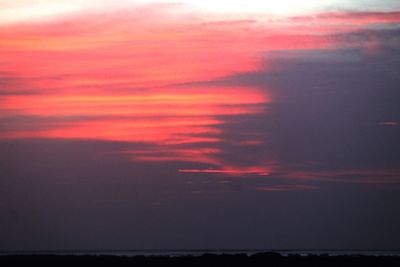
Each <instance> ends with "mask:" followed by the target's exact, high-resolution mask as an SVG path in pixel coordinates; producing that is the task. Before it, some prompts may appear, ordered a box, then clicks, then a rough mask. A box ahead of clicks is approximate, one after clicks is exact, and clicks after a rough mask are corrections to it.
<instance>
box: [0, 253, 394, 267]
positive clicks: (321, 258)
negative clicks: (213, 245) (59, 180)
mask: <svg viewBox="0 0 400 267" xmlns="http://www.w3.org/2000/svg"><path fill="white" fill-rule="evenodd" d="M32 264H35V266H36V265H37V266H77V264H84V266H363V267H365V266H400V256H365V255H339V256H330V255H328V254H323V255H299V254H290V255H287V256H283V255H281V254H279V253H274V252H266V253H256V254H254V255H247V254H245V253H238V254H219V255H218V254H211V253H205V254H203V255H200V256H190V255H185V256H132V257H129V256H113V255H97V256H96V255H3V256H0V266H31V265H32Z"/></svg>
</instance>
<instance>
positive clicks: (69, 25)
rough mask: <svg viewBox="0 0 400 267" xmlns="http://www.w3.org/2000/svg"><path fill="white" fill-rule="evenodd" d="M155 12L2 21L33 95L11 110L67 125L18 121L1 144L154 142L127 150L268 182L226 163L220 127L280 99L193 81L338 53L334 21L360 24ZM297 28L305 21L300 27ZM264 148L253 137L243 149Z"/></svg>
mask: <svg viewBox="0 0 400 267" xmlns="http://www.w3.org/2000/svg"><path fill="white" fill-rule="evenodd" d="M154 10H156V9H151V8H147V9H136V10H134V11H124V12H123V11H119V12H118V13H115V14H111V13H107V16H103V15H101V14H94V13H92V14H75V15H74V16H70V17H64V16H63V17H62V19H59V20H52V21H51V22H40V23H39V22H36V23H32V24H29V23H24V24H15V25H7V26H0V54H1V64H0V73H10V74H12V76H13V77H14V79H16V80H19V81H20V83H19V87H20V88H16V87H17V85H15V84H14V85H13V86H12V88H11V89H12V90H16V89H19V90H20V91H21V92H23V91H26V90H29V92H30V94H16V95H12V94H8V95H3V96H0V115H1V116H14V117H18V116H25V117H27V116H28V117H29V116H30V117H34V118H35V119H38V120H40V119H43V121H45V119H46V118H53V119H54V120H57V123H55V124H51V125H46V123H43V125H44V126H45V127H44V126H43V127H42V126H41V125H42V124H40V125H38V126H37V127H24V126H26V125H24V123H25V122H24V121H21V122H15V124H20V125H19V126H18V127H14V128H13V129H6V130H3V131H2V132H0V138H3V139H4V138H67V139H96V140H108V141H110V140H111V141H123V142H142V143H147V144H150V145H151V146H149V148H148V149H147V150H146V149H144V150H141V151H129V152H126V153H127V154H128V155H129V156H130V157H132V158H133V159H134V160H142V161H171V160H173V161H185V162H188V161H189V162H198V163H202V164H209V165H213V169H192V170H180V171H181V172H186V173H195V172H200V173H220V174H228V175H236V176H239V175H241V176H246V175H268V174H269V173H270V172H271V171H272V167H265V166H264V165H263V164H258V163H255V164H254V166H232V164H227V163H225V162H224V161H223V160H221V159H218V155H219V154H220V153H221V151H220V150H219V148H217V146H216V145H213V144H217V143H220V142H224V141H225V140H224V132H223V130H222V128H221V127H219V126H221V125H223V124H224V123H226V117H233V116H237V115H255V114H260V113H264V112H266V110H265V105H266V104H267V103H270V102H272V101H273V96H271V95H269V93H268V92H267V91H266V89H263V90H260V89H259V88H255V87H249V86H246V87H245V86H237V87H227V86H192V85H190V84H193V83H194V82H198V81H210V80H214V79H218V78H222V77H225V76H228V75H233V74H235V73H240V72H250V71H256V70H258V69H259V68H260V67H261V63H263V64H264V63H265V61H268V59H267V58H265V53H264V52H266V51H271V50H293V49H294V50H297V49H300V50H304V49H327V48H332V47H335V46H337V45H338V41H337V40H334V39H332V38H330V37H329V34H330V33H331V28H329V27H330V25H332V24H341V23H342V22H343V21H347V22H349V23H352V24H354V25H360V23H356V20H353V19H352V18H351V16H350V15H349V14H344V15H341V14H325V15H318V16H316V17H315V18H293V19H289V20H287V21H286V22H285V21H283V22H282V21H280V22H278V23H266V22H263V21H262V18H257V19H255V20H245V21H243V20H240V19H238V20H236V23H232V22H235V20H233V21H232V19H229V20H228V22H229V23H227V22H226V20H225V21H224V20H222V21H207V18H204V17H201V15H197V17H196V18H195V19H193V20H188V19H187V17H185V16H183V15H182V16H172V15H171V14H169V15H168V14H167V13H166V14H164V13H162V12H161V13H160V12H156V11H154ZM356 17H357V18H361V19H362V21H363V23H365V24H369V23H389V22H393V21H397V19H398V14H364V15H360V14H358V15H357V14H356ZM315 19H318V20H319V21H321V22H322V23H323V24H324V25H328V26H327V27H326V28H324V27H321V26H315V27H314V28H313V29H312V30H310V31H297V30H296V29H298V28H296V27H308V28H309V27H310V26H308V24H309V21H312V20H315ZM293 21H297V22H296V23H297V24H295V25H291V24H290V23H293ZM288 22H290V23H289V24H288ZM285 23H286V24H285ZM309 29H310V28H309ZM328 29H329V30H328ZM262 67H263V68H268V67H269V66H265V65H262ZM0 90H2V89H0ZM6 90H10V88H6ZM69 118H75V119H74V120H70V119H69ZM224 118H225V119H224ZM262 143H263V140H258V139H254V138H253V139H251V140H242V141H241V142H239V143H238V144H239V145H240V146H257V145H259V144H262ZM183 144H197V145H198V147H196V148H187V147H183V146H182V145H183ZM232 145H237V144H232ZM154 146H155V147H156V149H155V148H154ZM258 161H259V162H264V161H265V159H260V160H258ZM267 165H268V164H267Z"/></svg>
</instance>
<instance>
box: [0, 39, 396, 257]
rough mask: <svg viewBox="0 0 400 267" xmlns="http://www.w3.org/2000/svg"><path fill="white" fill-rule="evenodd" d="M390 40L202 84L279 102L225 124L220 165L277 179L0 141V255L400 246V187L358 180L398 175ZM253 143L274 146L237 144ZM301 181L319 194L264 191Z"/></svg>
mask: <svg viewBox="0 0 400 267" xmlns="http://www.w3.org/2000/svg"><path fill="white" fill-rule="evenodd" d="M357 34H358V35H360V34H361V33H357ZM379 34H382V35H383V36H386V35H385V34H387V35H393V34H397V32H391V33H390V34H389V33H387V32H386V33H379ZM343 38H344V37H343ZM346 38H360V37H357V36H353V37H351V36H348V37H346ZM391 38H395V37H391ZM381 39H382V38H381ZM383 39H384V38H383ZM362 43H364V41H363V42H361V44H362ZM393 44H394V43H393V42H392V43H390V44H386V43H385V42H382V44H381V46H380V49H378V50H374V51H373V52H374V53H371V51H369V50H368V51H366V50H365V47H364V46H363V45H360V46H359V47H356V48H347V49H338V50H330V51H308V52H305V51H294V52H293V51H292V52H287V51H280V52H275V53H274V54H273V55H271V54H268V55H266V56H268V57H269V58H272V59H273V62H272V65H271V66H272V67H273V68H269V69H268V71H267V70H263V69H260V70H259V71H257V72H252V73H242V74H237V75H234V76H231V77H226V78H224V79H221V80H218V81H208V82H205V83H202V84H197V86H200V85H203V86H207V85H209V84H213V85H218V84H230V85H251V86H257V87H259V88H262V89H264V90H266V91H268V92H270V93H272V95H273V96H274V99H275V101H274V102H273V103H270V104H268V107H267V109H268V112H267V113H266V114H265V115H257V116H246V115H243V116H236V117H232V116H228V117H225V118H224V119H223V121H226V123H225V124H223V125H220V126H218V127H219V128H220V129H221V130H223V132H224V135H223V136H224V140H225V141H224V142H221V143H219V144H218V145H217V146H218V147H220V148H221V149H222V151H223V153H222V154H221V155H219V157H220V158H221V160H222V161H224V162H226V163H232V164H238V165H241V164H242V165H245V166H247V165H251V164H252V163H261V162H262V160H267V161H276V162H277V164H278V168H279V169H278V170H277V171H276V172H275V173H273V174H271V175H270V176H267V177H257V176H255V177H228V176H227V175H220V176H215V175H210V174H207V173H196V174H192V173H178V172H177V170H178V169H195V168H199V166H198V165H199V164H196V163H183V162H157V167H156V168H155V167H154V166H155V165H154V163H153V162H138V161H133V160H132V159H130V158H129V157H127V155H126V154H123V153H121V151H126V150H135V149H137V150H140V149H143V148H146V149H148V148H149V145H148V144H128V143H124V142H105V141H83V140H80V141H78V140H75V141H71V140H48V139H21V140H13V141H11V140H8V141H4V140H3V141H1V142H0V236H1V238H0V249H71V248H72V249H88V248H90V249H116V248H129V249H146V248H149V249H163V248H169V249H173V248H177V249H179V248H185V249H190V248H193V249H203V248H209V249H212V248H228V249H229V248H231V249H233V248H274V249H284V248H297V249H310V248H318V249H332V248H341V249H396V248H398V247H399V245H400V236H399V235H398V234H397V233H398V225H400V210H399V209H400V208H399V205H398V203H399V202H400V197H399V194H398V184H396V185H395V186H391V187H387V186H384V187H381V186H379V184H365V185H363V184H353V183H349V181H352V180H353V181H357V180H363V178H368V179H373V180H379V179H381V178H382V175H383V176H384V174H383V172H382V171H385V170H398V169H397V168H398V166H400V157H399V154H398V151H400V141H399V138H398V137H399V136H400V127H399V125H396V124H390V123H389V124H387V123H386V124H385V123H382V122H390V121H391V122H396V121H400V105H399V104H400V103H399V99H400V91H399V84H400V77H399V75H398V71H397V70H398V69H400V60H399V55H400V53H399V52H400V49H399V47H396V46H395V45H393ZM268 64H271V63H268ZM271 70H272V71H271ZM64 119H65V120H66V121H67V122H68V121H69V120H70V121H76V120H79V118H69V119H68V118H64ZM18 120H21V121H22V122H23V123H21V124H19V123H18ZM41 120H42V122H41V123H43V124H46V125H49V126H54V125H55V124H56V123H57V119H54V118H47V119H44V120H43V119H41ZM27 121H32V124H31V127H32V129H35V127H36V126H35V125H37V124H36V123H40V122H35V118H34V117H9V118H6V117H4V118H2V122H3V123H6V125H7V126H6V127H5V128H10V127H11V128H12V127H17V128H18V127H21V125H28V126H29V123H28V124H26V122H27ZM64 122H65V121H64ZM13 123H14V124H13ZM13 125H14V126H13ZM28 126H26V127H28ZM43 127H44V126H43V125H41V126H40V127H39V128H40V129H42V128H43ZM28 128H29V127H28ZM18 129H20V128H18ZM251 138H258V139H261V140H263V141H264V142H265V143H264V144H258V145H254V146H243V145H241V144H240V143H241V142H242V141H243V140H248V139H251ZM197 146H199V148H201V147H202V144H183V145H180V147H182V148H185V147H191V148H195V147H197ZM155 149H157V147H155ZM201 167H205V166H201ZM349 170H350V171H353V172H349ZM355 170H361V171H360V172H359V173H358V174H357V173H356V172H355ZM368 170H378V172H375V174H373V173H372V176H371V173H368ZM291 171H293V172H297V173H300V174H308V175H309V176H310V175H311V176H312V177H313V180H312V181H306V182H304V181H296V179H292V180H290V179H285V178H287V177H288V176H290V175H291V178H295V177H293V176H294V174H293V173H290V172H291ZM346 171H347V172H346ZM362 171H364V173H363V172H362ZM379 171H380V172H379ZM360 176H361V177H360ZM364 176H365V177H364ZM389 176H390V177H391V179H392V178H393V177H394V178H396V176H393V175H392V174H390V175H389ZM316 177H317V178H320V179H314V178H316ZM322 178H323V179H322ZM383 178H385V177H383ZM324 179H325V180H329V181H331V182H330V183H328V184H327V183H324ZM335 179H337V181H338V182H336V183H334V182H332V180H335ZM293 180H294V181H293ZM299 184H300V185H301V186H303V187H304V185H306V186H307V185H309V186H317V187H318V190H299V191H296V190H295V191H290V190H289V191H284V190H283V191H279V192H273V191H256V190H255V188H257V187H260V188H262V187H264V188H268V187H271V188H281V189H282V188H290V186H292V187H293V188H294V187H296V186H297V185H299ZM279 186H280V187H279ZM301 186H300V187H301Z"/></svg>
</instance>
